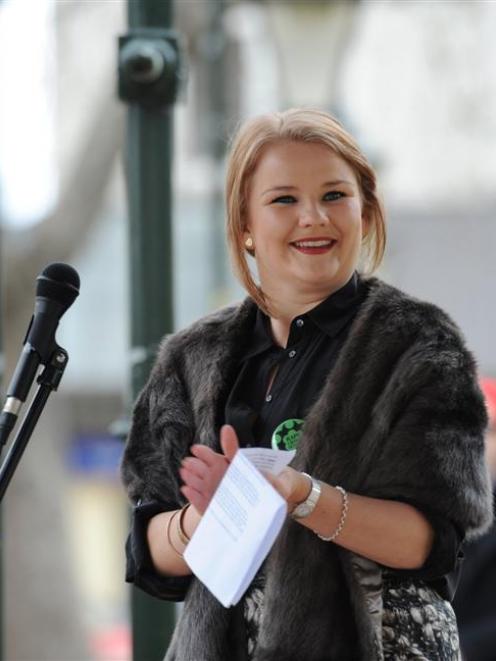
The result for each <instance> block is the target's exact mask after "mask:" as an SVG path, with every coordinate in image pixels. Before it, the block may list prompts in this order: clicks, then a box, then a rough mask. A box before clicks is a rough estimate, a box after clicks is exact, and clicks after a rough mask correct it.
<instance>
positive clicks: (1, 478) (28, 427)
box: [0, 346, 69, 501]
mask: <svg viewBox="0 0 496 661" xmlns="http://www.w3.org/2000/svg"><path fill="white" fill-rule="evenodd" d="M68 360H69V356H68V355H67V351H66V350H65V349H62V348H61V347H59V346H56V348H55V350H54V351H53V353H52V356H51V358H50V360H49V361H48V362H47V364H46V366H45V368H44V370H43V372H42V373H41V374H40V376H39V377H38V379H37V383H38V385H39V388H38V390H37V392H36V395H35V396H34V398H33V401H32V402H31V404H30V405H29V408H28V410H27V412H26V415H25V417H24V420H23V421H22V425H21V427H20V428H19V431H18V432H17V434H16V437H15V439H14V441H13V442H12V445H11V446H10V449H9V451H8V453H7V456H6V457H5V459H4V461H3V463H2V466H1V468H0V501H2V500H3V497H4V495H5V492H6V490H7V487H8V486H9V483H10V480H11V479H12V476H13V475H14V472H15V469H16V468H17V464H18V463H19V461H20V460H21V457H22V455H23V453H24V450H25V449H26V445H27V444H28V442H29V439H30V438H31V434H32V433H33V431H34V428H35V427H36V423H37V422H38V420H39V417H40V415H41V413H42V412H43V409H44V407H45V404H46V402H47V400H48V397H49V396H50V393H51V392H52V391H54V390H57V388H58V386H59V383H60V380H61V379H62V376H63V374H64V371H65V368H66V366H67V361H68Z"/></svg>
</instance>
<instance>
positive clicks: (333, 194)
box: [323, 190, 345, 202]
mask: <svg viewBox="0 0 496 661" xmlns="http://www.w3.org/2000/svg"><path fill="white" fill-rule="evenodd" d="M342 197H345V194H344V193H343V192H341V191H338V190H330V191H328V192H327V193H325V195H324V198H323V199H324V201H325V202H332V201H333V200H339V199H340V198H342Z"/></svg>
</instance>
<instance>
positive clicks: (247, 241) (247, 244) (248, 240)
mask: <svg viewBox="0 0 496 661" xmlns="http://www.w3.org/2000/svg"><path fill="white" fill-rule="evenodd" d="M245 248H246V249H247V250H253V239H252V238H251V236H248V237H247V238H246V239H245Z"/></svg>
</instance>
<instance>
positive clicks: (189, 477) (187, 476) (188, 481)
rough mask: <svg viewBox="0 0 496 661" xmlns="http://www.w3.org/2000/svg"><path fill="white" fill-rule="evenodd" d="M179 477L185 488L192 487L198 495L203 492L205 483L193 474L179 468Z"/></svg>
mask: <svg viewBox="0 0 496 661" xmlns="http://www.w3.org/2000/svg"><path fill="white" fill-rule="evenodd" d="M179 475H180V476H181V479H182V481H183V482H184V484H185V485H186V486H188V487H192V488H193V489H195V490H196V491H199V492H200V493H202V492H204V491H205V482H204V481H203V480H202V479H201V478H200V477H198V476H197V475H195V474H194V473H191V472H190V471H188V470H187V469H186V468H180V469H179Z"/></svg>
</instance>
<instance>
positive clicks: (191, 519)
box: [183, 505, 201, 537]
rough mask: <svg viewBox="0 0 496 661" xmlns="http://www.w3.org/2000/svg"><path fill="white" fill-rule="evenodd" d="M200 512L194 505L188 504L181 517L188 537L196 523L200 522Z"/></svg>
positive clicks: (191, 534)
mask: <svg viewBox="0 0 496 661" xmlns="http://www.w3.org/2000/svg"><path fill="white" fill-rule="evenodd" d="M200 519H201V514H200V512H199V511H198V510H197V509H196V507H195V506H194V505H190V506H189V507H188V509H187V510H186V512H185V513H184V517H183V529H184V532H185V533H186V535H187V536H188V537H192V536H193V533H194V532H195V530H196V528H197V526H198V524H199V523H200Z"/></svg>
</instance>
